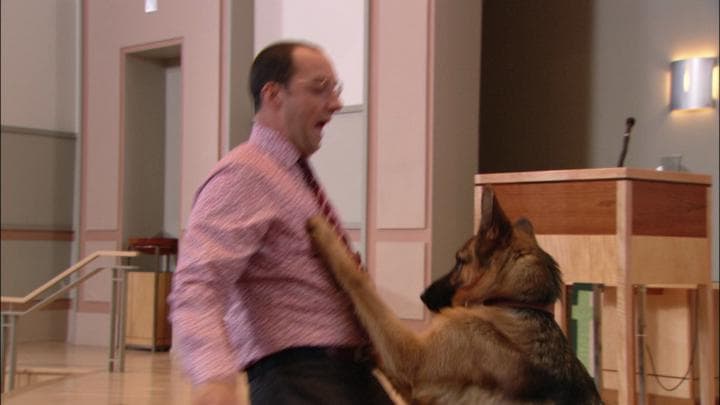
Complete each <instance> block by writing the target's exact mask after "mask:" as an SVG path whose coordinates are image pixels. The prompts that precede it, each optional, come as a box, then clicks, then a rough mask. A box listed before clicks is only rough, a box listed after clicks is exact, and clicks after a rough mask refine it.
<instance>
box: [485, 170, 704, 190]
mask: <svg viewBox="0 0 720 405" xmlns="http://www.w3.org/2000/svg"><path fill="white" fill-rule="evenodd" d="M590 180H649V181H660V182H669V183H686V184H688V183H689V184H701V185H706V186H710V185H711V184H712V178H711V176H709V175H706V174H697V173H688V172H667V171H657V170H649V169H634V168H628V167H610V168H599V169H572V170H542V171H530V172H508V173H487V174H476V175H475V185H482V184H503V183H544V182H563V181H590Z"/></svg>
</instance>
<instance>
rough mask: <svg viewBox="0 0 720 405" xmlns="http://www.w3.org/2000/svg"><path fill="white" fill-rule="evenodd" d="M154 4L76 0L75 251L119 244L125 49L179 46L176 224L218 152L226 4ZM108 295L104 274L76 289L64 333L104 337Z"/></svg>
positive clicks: (95, 340)
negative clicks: (78, 131)
mask: <svg viewBox="0 0 720 405" xmlns="http://www.w3.org/2000/svg"><path fill="white" fill-rule="evenodd" d="M159 6H160V9H159V10H158V11H156V12H153V13H145V12H144V8H143V3H142V2H141V1H133V2H128V1H123V0H108V1H88V2H83V25H84V46H83V79H84V81H83V124H82V127H83V128H82V142H83V148H82V149H83V154H82V167H83V170H82V175H81V189H82V190H81V219H80V246H81V252H80V256H81V257H83V256H85V255H88V254H90V253H92V252H93V251H95V250H98V249H122V248H123V245H124V243H125V241H123V240H121V239H122V231H123V230H122V223H123V221H122V212H123V207H122V201H123V195H122V193H123V190H122V188H123V187H122V184H123V172H124V168H123V161H124V158H123V153H124V152H123V146H124V138H123V134H122V128H123V119H124V118H123V105H124V96H123V89H124V86H123V84H124V76H125V72H124V71H123V66H124V64H123V63H122V62H123V59H122V58H124V57H125V56H124V55H125V54H126V53H128V52H132V51H135V50H143V49H152V48H155V47H163V46H166V45H168V44H170V43H179V44H181V46H182V61H181V64H182V76H183V77H182V89H181V93H182V95H183V100H182V107H181V111H182V113H181V115H182V117H181V121H182V125H181V134H182V135H181V137H182V139H181V141H180V144H181V158H180V162H181V163H180V166H181V169H180V170H181V173H180V178H181V186H180V189H181V191H180V194H181V195H179V196H178V198H180V211H181V217H182V218H181V219H180V220H181V223H184V222H185V218H187V215H188V213H189V210H190V204H191V202H192V195H193V193H194V191H195V189H196V188H197V186H198V185H199V184H200V182H201V181H202V179H203V177H204V176H205V175H206V174H207V173H208V171H209V170H210V168H211V167H212V165H213V164H214V163H215V162H216V161H217V159H218V157H219V152H220V150H221V145H220V139H221V138H222V136H221V135H222V134H221V126H220V122H221V119H222V117H221V115H220V114H221V111H223V109H222V108H221V100H222V98H221V90H220V89H221V88H222V87H223V83H222V75H221V66H223V60H224V58H225V55H223V48H222V41H221V37H222V33H223V24H224V21H225V19H224V18H223V13H224V12H225V10H224V8H226V3H225V2H222V1H220V2H215V1H211V2H203V3H202V4H199V3H198V2H195V1H192V0H175V1H173V2H160V4H159ZM109 297H110V280H109V275H106V276H104V279H103V278H99V279H97V280H95V281H94V282H93V283H92V284H87V285H86V286H85V287H84V288H82V289H81V290H80V293H79V297H78V306H77V309H78V310H77V314H76V317H75V332H74V334H73V332H71V340H74V342H75V343H82V344H98V345H104V344H107V341H108V340H107V336H106V334H107V332H105V333H103V331H107V328H105V327H104V326H103V327H100V326H99V325H97V323H98V322H103V325H105V324H104V322H106V321H107V315H106V314H107V311H108V307H109V303H108V301H109ZM96 326H97V327H96ZM85 331H93V332H92V333H84V332H85ZM98 331H100V333H98ZM73 335H74V338H73Z"/></svg>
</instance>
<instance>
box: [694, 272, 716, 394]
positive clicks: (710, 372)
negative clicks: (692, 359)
mask: <svg viewBox="0 0 720 405" xmlns="http://www.w3.org/2000/svg"><path fill="white" fill-rule="evenodd" d="M713 307H714V305H713V289H712V285H707V284H701V285H699V286H698V294H697V322H698V324H697V331H698V346H699V347H698V349H699V352H698V357H697V360H698V367H697V370H699V376H700V403H701V404H702V405H711V404H714V403H715V398H714V397H715V392H714V391H715V375H716V373H717V370H718V369H717V367H718V365H717V363H716V361H717V356H718V352H717V350H718V348H717V347H716V346H715V334H716V333H718V331H717V329H716V328H717V326H716V325H715V326H714V325H713V324H714V322H715V321H716V320H717V316H718V314H717V313H714V312H715V310H714V308H713Z"/></svg>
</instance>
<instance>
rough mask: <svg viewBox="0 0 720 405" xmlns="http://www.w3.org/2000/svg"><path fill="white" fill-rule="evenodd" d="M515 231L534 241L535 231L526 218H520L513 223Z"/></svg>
mask: <svg viewBox="0 0 720 405" xmlns="http://www.w3.org/2000/svg"><path fill="white" fill-rule="evenodd" d="M515 230H518V231H520V232H523V233H525V234H526V235H528V236H530V237H531V238H533V239H535V229H534V228H533V225H532V223H531V222H530V220H529V219H527V218H520V219H518V220H517V221H516V222H515Z"/></svg>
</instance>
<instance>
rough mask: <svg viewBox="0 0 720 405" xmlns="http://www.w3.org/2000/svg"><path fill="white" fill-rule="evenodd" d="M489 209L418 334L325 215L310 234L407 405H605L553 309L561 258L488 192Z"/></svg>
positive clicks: (430, 299)
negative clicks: (384, 297)
mask: <svg viewBox="0 0 720 405" xmlns="http://www.w3.org/2000/svg"><path fill="white" fill-rule="evenodd" d="M481 212H482V217H481V223H480V227H479V230H478V232H477V234H476V235H475V236H474V237H472V238H470V240H468V241H467V242H466V243H465V244H464V245H463V246H462V248H460V250H459V251H458V252H457V254H456V256H455V266H454V267H453V269H452V270H451V271H450V272H449V273H448V274H447V275H445V276H444V277H442V278H440V279H438V280H437V281H435V282H434V283H432V284H431V285H430V286H429V287H428V288H427V289H426V290H425V292H424V293H423V294H422V296H421V299H422V300H423V302H424V303H425V304H426V305H427V307H428V308H429V309H430V310H431V311H433V312H437V315H436V316H435V317H433V319H432V322H431V324H430V326H429V327H428V329H427V330H425V331H424V332H422V333H419V334H418V333H416V332H414V331H412V330H411V329H409V328H408V327H407V326H405V325H404V324H403V323H402V322H401V321H400V319H399V318H398V317H397V316H395V315H394V314H393V312H392V310H391V309H390V308H389V307H388V306H387V305H386V304H385V303H383V301H382V300H381V299H380V297H379V296H378V294H377V293H376V291H375V289H374V286H373V284H372V281H371V280H370V278H369V277H368V275H367V273H365V272H363V271H358V265H357V262H356V261H355V260H354V258H353V256H352V255H351V253H350V252H349V251H348V249H347V248H346V247H345V245H344V244H343V243H342V242H341V241H340V239H339V238H338V237H337V234H336V232H335V231H334V230H333V229H332V228H331V226H330V225H329V224H328V223H327V221H326V220H325V219H324V218H322V217H320V216H318V217H314V218H312V219H310V220H309V221H308V232H309V233H310V236H311V239H312V240H313V244H314V245H315V247H316V249H317V250H318V252H319V254H320V255H321V257H322V258H323V259H324V260H325V262H326V264H327V265H328V268H329V269H330V270H331V271H332V274H333V275H334V277H335V279H336V280H337V282H338V284H339V286H340V288H342V289H343V290H344V291H345V292H346V293H347V294H349V296H350V298H351V299H352V302H353V305H354V307H355V311H356V313H357V316H358V318H359V320H360V322H361V323H362V324H363V325H364V326H365V328H366V329H367V332H368V335H369V336H370V339H371V341H372V343H373V346H374V350H375V351H376V354H377V356H378V357H379V364H380V369H381V371H382V372H383V373H384V374H385V375H386V376H387V378H388V380H389V381H390V382H391V384H392V385H393V386H394V387H395V389H396V390H397V391H398V393H399V394H400V395H401V396H402V397H403V398H404V399H405V401H406V402H407V403H409V404H452V405H459V404H574V405H582V404H600V403H602V402H601V400H600V396H599V394H598V391H597V389H596V388H595V384H594V382H593V380H592V378H591V377H590V375H589V374H588V373H587V371H586V370H585V368H584V367H583V365H582V364H581V363H580V362H579V361H578V359H577V357H576V356H575V355H574V354H573V352H572V350H571V348H570V345H569V344H568V341H567V340H566V338H565V336H564V335H563V332H562V330H561V329H560V327H559V326H558V325H557V323H555V320H554V318H553V315H552V313H551V312H550V311H549V309H548V308H551V306H552V304H553V303H554V302H555V301H556V300H557V299H558V297H559V295H560V291H561V287H562V285H563V282H562V278H561V274H560V271H559V269H558V266H557V264H556V262H555V260H554V259H553V258H552V257H551V256H550V255H549V254H547V253H546V252H545V251H543V250H542V249H541V248H540V246H539V245H538V243H537V240H536V239H535V235H534V232H533V228H532V225H531V224H530V222H529V221H527V220H525V219H521V220H519V221H517V222H516V223H515V224H512V223H511V222H510V221H509V220H508V218H507V216H506V215H505V214H504V213H503V211H502V208H501V207H500V206H499V205H498V202H497V200H496V198H495V197H494V193H493V191H492V189H491V188H489V187H484V188H483V195H482V206H481Z"/></svg>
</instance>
